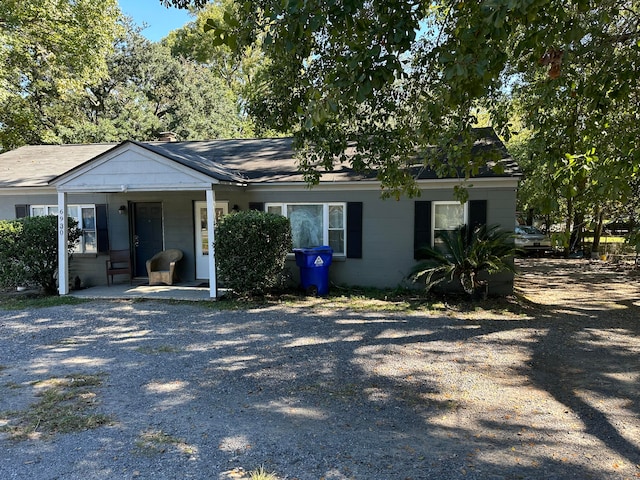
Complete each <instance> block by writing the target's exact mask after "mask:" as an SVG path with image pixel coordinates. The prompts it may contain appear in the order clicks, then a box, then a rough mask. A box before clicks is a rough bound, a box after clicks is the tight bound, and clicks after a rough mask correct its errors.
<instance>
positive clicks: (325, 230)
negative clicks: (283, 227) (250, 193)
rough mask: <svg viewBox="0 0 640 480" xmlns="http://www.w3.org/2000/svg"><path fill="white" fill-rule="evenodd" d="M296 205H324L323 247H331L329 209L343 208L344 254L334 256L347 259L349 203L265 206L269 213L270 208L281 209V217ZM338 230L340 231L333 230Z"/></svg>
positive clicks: (287, 203)
mask: <svg viewBox="0 0 640 480" xmlns="http://www.w3.org/2000/svg"><path fill="white" fill-rule="evenodd" d="M288 205H295V206H302V205H322V222H323V225H324V228H323V229H322V242H323V245H329V207H332V206H340V207H342V230H343V232H344V235H343V237H344V240H343V246H342V250H343V251H342V252H334V253H333V255H334V256H336V257H346V256H347V203H346V202H284V203H280V202H271V203H265V204H264V211H265V212H268V211H269V207H279V208H280V212H281V215H282V216H284V217H286V216H287V206H288ZM332 230H338V229H335V228H334V229H332Z"/></svg>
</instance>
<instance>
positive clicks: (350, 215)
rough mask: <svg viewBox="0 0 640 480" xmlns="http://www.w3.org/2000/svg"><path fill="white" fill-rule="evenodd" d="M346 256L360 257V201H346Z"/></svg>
mask: <svg viewBox="0 0 640 480" xmlns="http://www.w3.org/2000/svg"><path fill="white" fill-rule="evenodd" d="M347 258H362V202H348V203H347Z"/></svg>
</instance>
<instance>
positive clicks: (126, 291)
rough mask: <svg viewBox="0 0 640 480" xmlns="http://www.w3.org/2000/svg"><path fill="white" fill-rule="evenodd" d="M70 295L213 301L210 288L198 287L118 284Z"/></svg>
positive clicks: (101, 286)
mask: <svg viewBox="0 0 640 480" xmlns="http://www.w3.org/2000/svg"><path fill="white" fill-rule="evenodd" d="M69 295H70V296H72V297H76V298H91V299H99V298H108V299H123V298H140V299H156V300H190V301H203V300H213V299H212V298H211V297H209V288H208V287H200V286H197V285H189V284H180V285H129V284H123V283H119V284H118V283H117V284H115V285H111V286H106V285H99V286H95V287H89V288H85V289H83V290H73V291H71V292H69Z"/></svg>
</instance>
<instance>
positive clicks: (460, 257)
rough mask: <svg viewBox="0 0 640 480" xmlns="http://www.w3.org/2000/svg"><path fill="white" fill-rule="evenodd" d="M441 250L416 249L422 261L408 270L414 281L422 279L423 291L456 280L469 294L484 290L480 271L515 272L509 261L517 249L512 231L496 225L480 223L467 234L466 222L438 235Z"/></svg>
mask: <svg viewBox="0 0 640 480" xmlns="http://www.w3.org/2000/svg"><path fill="white" fill-rule="evenodd" d="M440 238H442V244H443V247H444V251H440V250H437V249H435V248H433V247H422V248H421V249H420V250H419V252H420V255H421V257H422V258H425V259H426V260H424V261H422V262H420V263H418V264H417V265H416V266H415V267H414V268H413V269H412V271H411V274H410V278H412V279H413V280H414V281H418V280H423V281H424V282H425V284H426V288H427V290H430V289H431V288H432V287H434V286H436V285H438V284H439V283H442V282H452V281H455V280H457V281H458V282H460V285H461V286H462V288H463V289H464V291H465V292H466V293H468V294H470V295H473V294H475V293H477V292H478V291H479V290H480V289H484V292H483V293H484V294H485V295H486V292H487V287H488V284H487V281H486V280H481V279H480V274H481V273H483V272H486V273H489V274H493V273H498V272H504V271H507V272H515V268H514V266H513V263H512V259H513V256H514V255H515V253H516V252H517V249H516V248H515V245H514V242H513V234H512V233H511V232H509V231H507V230H502V229H501V228H500V227H499V226H498V225H493V226H489V227H487V226H486V225H482V226H480V227H478V228H476V229H475V230H474V231H473V232H471V234H469V230H468V228H467V226H466V225H463V226H462V227H460V228H458V229H457V230H455V231H453V232H447V233H446V234H443V235H441V236H440Z"/></svg>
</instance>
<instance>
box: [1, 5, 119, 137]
mask: <svg viewBox="0 0 640 480" xmlns="http://www.w3.org/2000/svg"><path fill="white" fill-rule="evenodd" d="M119 17H120V11H119V10H118V8H117V2H116V0H77V1H73V2H70V1H65V0H3V1H2V2H0V149H7V148H13V147H15V146H19V145H22V144H24V143H42V142H47V141H51V140H53V138H52V128H53V127H54V126H55V124H56V123H57V122H58V121H59V120H60V112H59V111H57V105H58V101H59V100H61V99H62V100H64V99H67V98H69V97H70V96H72V95H74V94H77V93H78V92H81V91H82V90H83V89H84V87H85V86H86V85H88V84H92V83H94V82H96V81H98V80H100V79H101V78H103V77H104V76H105V75H106V73H107V65H106V58H107V57H108V55H109V52H110V51H111V48H112V45H113V40H114V38H115V37H116V35H117V33H118V31H119V28H120V27H119V26H118V24H117V20H118V18H119Z"/></svg>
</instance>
